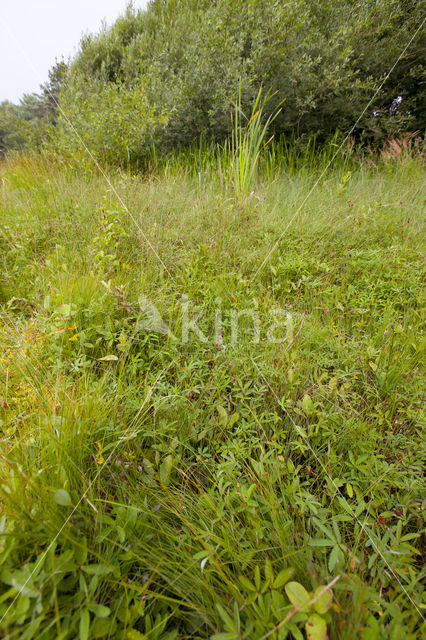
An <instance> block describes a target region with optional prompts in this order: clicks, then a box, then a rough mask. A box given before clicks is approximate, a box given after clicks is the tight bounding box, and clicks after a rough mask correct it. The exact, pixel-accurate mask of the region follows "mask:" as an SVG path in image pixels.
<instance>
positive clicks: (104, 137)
mask: <svg viewBox="0 0 426 640" xmlns="http://www.w3.org/2000/svg"><path fill="white" fill-rule="evenodd" d="M62 107H63V114H62V113H61V116H60V118H59V129H60V133H59V134H58V135H59V136H60V143H59V147H60V149H61V151H63V152H66V153H69V154H73V153H76V152H80V153H81V154H82V155H84V154H85V152H86V149H89V151H90V153H91V154H93V155H94V157H95V158H96V159H97V160H98V161H100V162H102V163H105V162H107V163H108V162H109V163H113V162H114V161H115V162H118V163H120V164H121V165H122V166H128V165H133V166H135V165H137V163H138V162H143V161H144V159H145V158H146V157H147V155H148V153H149V151H150V146H151V145H152V141H153V137H154V134H155V131H156V128H159V127H160V126H161V125H162V124H163V123H164V122H166V117H165V116H164V115H157V113H156V109H154V107H152V106H150V104H149V102H148V98H147V94H146V82H145V81H143V80H141V79H140V80H138V81H135V83H134V84H133V85H131V86H125V85H122V84H120V83H106V84H104V83H100V84H99V83H98V84H97V85H95V86H94V87H92V88H91V90H90V91H86V90H85V87H81V89H80V90H79V91H78V93H77V94H76V95H74V96H73V98H72V100H71V101H68V100H67V99H66V98H65V99H64V101H63V103H62Z"/></svg>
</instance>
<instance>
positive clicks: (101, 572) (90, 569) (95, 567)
mask: <svg viewBox="0 0 426 640" xmlns="http://www.w3.org/2000/svg"><path fill="white" fill-rule="evenodd" d="M81 568H82V569H83V571H84V572H85V573H88V574H89V576H106V575H108V573H111V572H112V567H109V566H108V565H107V564H86V565H84V566H83V567H81Z"/></svg>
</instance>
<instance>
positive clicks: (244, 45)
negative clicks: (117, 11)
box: [0, 0, 426, 166]
mask: <svg viewBox="0 0 426 640" xmlns="http://www.w3.org/2000/svg"><path fill="white" fill-rule="evenodd" d="M424 17H425V13H424V5H423V3H421V2H417V1H415V0H368V1H363V2H354V1H353V0H338V1H337V2H336V1H335V0H333V1H331V0H321V2H310V0H297V1H296V0H293V1H291V2H284V1H283V0H282V1H279V2H272V1H267V2H265V1H264V0H250V1H248V0H215V1H212V0H179V1H177V0H168V1H167V2H164V0H154V1H152V2H150V3H149V4H148V8H147V9H146V10H144V11H142V10H138V11H137V10H135V9H133V8H132V7H131V6H129V8H128V10H127V12H126V14H125V15H124V16H123V17H122V18H120V19H118V20H117V22H116V23H115V24H114V25H113V26H112V27H111V28H110V29H107V30H104V31H101V32H100V33H99V34H97V35H93V36H86V37H84V38H83V40H82V42H81V45H80V51H79V53H78V55H77V56H76V57H75V59H74V60H73V61H72V62H71V64H70V65H69V68H68V71H67V65H66V64H65V63H63V62H62V63H58V64H57V65H56V66H55V67H54V69H53V70H52V72H51V78H50V83H49V84H48V85H46V86H45V87H44V88H43V92H42V96H41V97H38V98H37V97H34V96H26V97H25V98H24V100H23V102H22V104H21V106H19V107H13V106H12V105H10V104H8V103H3V105H1V106H0V148H4V149H7V148H18V147H22V146H25V145H27V146H28V145H34V144H40V143H41V140H42V139H43V136H40V135H38V136H36V139H35V140H34V132H33V131H32V129H33V128H34V127H31V126H29V125H28V122H30V123H31V124H32V123H34V122H35V125H36V126H35V128H36V129H37V130H39V128H40V119H42V120H45V119H46V117H45V111H46V107H47V111H48V116H49V117H48V118H47V120H48V122H51V106H52V94H53V97H54V98H55V99H57V98H58V97H59V89H60V87H61V86H62V87H63V89H62V92H61V96H60V105H61V110H62V113H61V114H60V117H59V123H58V125H59V126H58V127H57V128H56V129H55V131H54V133H53V140H51V144H54V145H55V146H58V145H59V147H60V148H62V149H65V150H67V151H69V150H71V149H72V150H73V151H76V150H78V149H79V148H80V147H81V144H82V140H83V141H84V142H85V143H86V144H87V145H88V146H90V148H91V149H92V151H94V152H96V153H97V155H98V156H99V157H101V158H104V159H105V161H111V160H112V159H114V160H115V161H117V162H120V163H121V164H131V165H133V166H134V165H139V166H144V165H146V164H147V162H148V164H149V159H147V156H149V151H150V147H151V146H152V145H154V146H155V148H156V150H157V152H158V153H161V154H167V153H169V152H171V151H173V150H174V149H176V147H187V146H188V145H190V144H192V143H194V142H195V141H197V140H199V139H200V137H204V138H207V139H209V140H213V141H215V142H223V141H225V140H226V139H228V138H229V137H230V135H231V132H232V129H233V125H232V121H231V114H232V111H233V104H234V102H235V98H236V95H237V93H238V87H240V89H241V106H242V109H243V111H244V113H248V112H250V110H251V107H252V104H253V102H254V100H255V98H256V95H257V93H258V91H259V88H260V87H261V86H262V87H263V89H264V91H265V92H267V91H268V90H271V91H272V93H274V97H273V99H271V100H270V101H269V103H268V104H267V105H266V107H265V110H264V119H265V121H266V120H267V119H268V118H269V117H270V115H271V114H272V113H274V112H275V110H276V107H277V105H278V104H280V103H283V108H282V110H281V111H280V113H279V114H278V117H276V118H275V119H274V122H273V126H272V127H271V133H274V134H275V137H276V139H278V138H279V137H280V136H283V135H284V136H286V138H287V139H293V140H294V139H296V140H299V141H300V142H302V143H303V141H304V140H305V141H306V140H307V139H309V138H311V137H312V136H316V137H317V138H318V139H319V140H320V141H322V142H324V141H326V140H328V139H330V138H331V137H332V136H333V135H334V133H335V131H336V129H339V130H340V131H347V130H349V129H350V128H352V127H353V126H354V125H356V126H355V128H354V135H355V136H356V137H357V139H362V140H364V141H369V142H370V143H372V142H376V143H379V142H383V140H386V139H389V138H392V137H394V136H395V135H402V134H404V133H407V132H411V133H412V132H413V131H416V130H419V131H421V132H423V131H424V128H425V110H424V105H425V101H426V95H425V89H424V87H425V84H424V64H423V62H424V52H425V33H424V30H422V29H421V28H420V27H421V24H422V20H424ZM397 60H398V64H397V65H395V62H396V61H397ZM49 91H51V93H49ZM398 96H400V97H401V99H402V102H401V103H397V102H395V100H396V99H397V98H398ZM33 103H35V105H36V107H34V105H33ZM31 105H33V107H31ZM30 107H31V108H30ZM68 118H69V119H71V121H72V123H73V126H72V127H70V126H69V122H68ZM89 123H90V124H89ZM112 129H113V130H114V134H113V133H112V131H111V130H112ZM49 130H50V132H51V128H49ZM2 131H3V133H2ZM51 133H52V132H51ZM44 138H46V136H44Z"/></svg>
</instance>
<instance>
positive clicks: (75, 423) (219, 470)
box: [0, 142, 425, 640]
mask: <svg viewBox="0 0 426 640" xmlns="http://www.w3.org/2000/svg"><path fill="white" fill-rule="evenodd" d="M306 149H307V150H305V151H304V155H298V153H296V152H295V150H294V149H293V148H288V149H287V151H286V152H285V150H283V155H282V156H279V155H278V154H277V151H276V150H275V152H274V153H276V155H275V156H273V153H272V151H271V149H270V148H267V149H265V152H264V154H263V156H262V157H261V158H260V160H259V163H258V165H257V171H258V175H257V182H256V184H255V186H254V193H253V197H251V198H246V199H245V201H244V202H243V203H241V202H240V201H238V199H237V198H235V187H234V185H233V184H230V183H229V181H228V180H227V179H225V178H224V175H223V169H224V167H226V166H229V165H226V163H227V162H229V149H228V150H226V149H225V150H224V151H223V156H219V155H218V152H217V150H214V152H213V151H212V148H211V146H209V145H206V146H205V148H204V149H203V150H202V151H200V149H196V148H194V149H192V150H188V151H187V152H185V153H183V152H182V153H181V154H176V155H175V156H174V157H169V158H168V159H167V161H165V162H164V163H161V162H159V163H158V165H157V170H156V173H152V174H151V175H148V176H144V178H143V179H142V178H140V177H139V176H135V175H131V174H130V173H126V172H124V171H119V170H116V171H110V172H109V173H108V179H109V181H110V185H107V184H106V181H105V177H104V176H103V175H101V174H99V173H97V172H96V171H94V170H93V169H92V170H91V171H90V172H87V171H83V170H82V169H81V166H80V165H79V164H78V163H77V162H76V163H75V165H72V164H68V163H67V162H65V161H64V159H63V158H62V157H61V156H56V157H52V156H46V157H42V156H39V157H31V158H23V157H21V158H17V159H13V160H12V159H10V160H8V161H7V162H4V163H3V164H2V165H1V166H0V172H1V185H2V189H1V190H0V207H1V210H2V212H3V214H2V219H1V233H0V245H1V252H0V256H1V261H2V262H1V267H2V268H1V296H2V297H1V304H2V307H1V309H0V346H1V348H0V394H1V399H0V433H1V439H2V443H1V444H2V447H1V457H0V497H1V521H0V620H1V622H0V628H1V633H2V634H3V635H4V636H5V637H6V638H7V637H10V638H12V637H19V638H24V639H25V638H28V639H30V638H34V637H37V638H38V637H40V638H46V639H49V638H52V639H53V638H55V639H56V638H62V639H63V640H65V639H68V638H70V639H71V638H85V637H88V638H108V637H109V638H117V639H120V640H121V639H127V638H130V639H132V638H136V639H137V640H139V639H140V638H145V640H146V639H149V640H157V639H158V640H160V639H161V640H177V639H178V638H196V639H199V640H201V639H206V638H211V637H215V638H217V639H225V638H226V639H228V640H231V639H232V638H244V639H245V640H252V639H253V640H261V639H264V640H266V639H267V638H271V639H275V640H278V639H281V638H304V637H306V638H312V639H313V640H316V639H317V638H324V637H325V634H327V635H328V636H329V637H330V638H331V640H350V639H352V638H357V637H363V638H367V639H369V640H373V639H377V640H379V639H381V638H384V637H386V638H387V637H389V638H392V639H394V640H397V639H399V638H408V639H412V640H414V639H415V638H417V637H418V636H419V633H420V625H421V616H420V613H419V611H420V612H421V611H422V610H423V607H424V590H423V588H422V581H423V580H424V569H423V563H422V553H423V549H422V544H421V543H422V538H421V535H422V532H423V528H424V511H423V506H424V505H423V486H422V477H423V476H422V467H423V465H424V461H425V450H424V445H423V441H422V435H421V429H422V425H423V422H424V417H423V414H422V400H423V396H424V370H423V353H424V337H423V333H424V323H423V317H422V305H423V302H424V301H423V291H422V275H423V271H424V264H423V262H422V255H421V251H420V248H421V246H422V243H423V242H424V216H423V215H422V214H423V210H422V207H424V192H423V189H422V188H419V185H422V177H423V173H424V166H423V164H422V162H421V160H420V159H418V158H415V157H411V156H410V155H409V154H408V155H407V157H405V158H404V159H403V161H401V162H397V161H393V162H388V163H386V164H385V163H384V162H381V161H380V160H378V159H377V158H373V159H371V158H370V163H369V164H367V163H366V162H365V159H364V158H360V157H358V158H357V156H352V157H350V158H349V159H347V158H345V159H343V160H342V161H341V162H340V161H339V162H338V163H334V164H333V165H332V166H331V167H330V168H329V169H328V170H327V171H326V174H325V175H324V176H322V178H321V180H320V182H319V184H318V186H317V188H316V190H315V191H314V192H313V193H312V196H311V198H310V199H309V200H308V201H306V202H305V199H306V194H307V193H308V192H309V191H310V189H311V187H312V186H313V185H314V184H315V183H316V182H317V180H318V178H319V177H320V176H321V174H322V172H323V169H324V168H325V167H326V166H327V163H328V158H329V157H330V156H329V155H327V154H330V153H332V151H330V150H327V147H324V148H323V150H322V151H321V153H320V152H318V153H317V152H316V151H315V146H314V142H311V143H310V145H309V146H307V148H306ZM268 154H271V155H270V157H269V158H268ZM321 154H324V155H321ZM315 158H316V159H315ZM373 160H374V166H373V164H372V161H373ZM317 165H318V166H317ZM225 177H228V176H225ZM271 177H272V179H271ZM117 194H118V196H119V198H120V199H119V198H118V196H117ZM401 194H402V195H401ZM120 200H121V201H120ZM123 202H125V203H126V205H127V207H123V204H122V203H123ZM302 203H304V204H303V208H301V209H300V212H299V215H298V217H297V218H296V219H295V220H294V222H293V224H292V225H290V226H289V228H288V229H287V232H286V233H285V235H284V236H283V237H281V236H282V233H283V229H284V228H285V227H286V226H287V225H288V223H289V222H290V220H291V218H292V216H293V214H294V211H296V210H297V209H299V208H300V206H301V204H302ZM276 243H278V244H277V248H276V251H275V252H273V253H272V255H271V257H270V260H269V261H267V262H266V263H265V265H264V268H263V269H262V270H261V271H260V272H259V273H258V275H257V277H256V278H253V276H254V274H255V273H256V270H257V269H258V267H259V264H260V263H261V262H262V260H263V259H264V257H265V255H266V254H267V253H268V252H269V251H270V248H271V246H273V245H274V244H276ZM158 256H160V257H161V262H160V261H159V260H158ZM182 292H184V293H186V294H187V295H188V298H189V300H190V314H191V317H194V318H195V317H198V320H197V324H198V326H199V327H200V329H201V330H202V331H203V332H204V333H205V335H206V336H207V337H208V340H207V342H202V341H201V340H199V339H198V338H197V337H196V335H195V334H193V333H192V332H191V333H190V339H189V341H188V342H186V343H185V342H182V341H181V340H173V338H171V337H170V335H168V334H167V332H163V333H162V332H159V333H157V332H155V331H149V327H146V326H145V325H144V322H143V320H144V317H143V312H142V311H143V310H142V309H141V308H140V307H139V304H138V300H139V299H140V298H141V296H143V297H145V298H146V299H148V300H151V301H152V302H153V303H155V305H156V308H157V309H158V312H159V314H160V315H161V317H162V318H163V320H164V321H166V322H167V323H168V326H169V328H170V330H171V332H172V333H173V334H174V335H175V336H178V337H179V336H180V335H181V329H182V322H183V318H184V313H185V312H184V311H183V309H182V305H181V293H182ZM218 306H219V307H220V311H221V314H222V319H223V332H222V334H221V335H220V336H215V334H214V321H215V314H216V313H217V310H218ZM253 309H255V310H256V312H257V314H258V316H259V319H260V324H261V327H260V331H261V340H260V341H259V342H258V343H255V342H253V327H252V322H251V320H250V318H249V319H248V320H247V324H244V322H243V320H242V321H241V328H240V333H239V339H238V341H237V342H235V343H232V341H231V339H230V336H231V326H230V325H231V321H230V319H231V317H232V312H235V311H236V310H238V311H243V310H253ZM277 309H282V310H284V311H285V312H288V313H289V314H290V317H291V319H289V317H288V316H287V315H286V316H285V322H284V319H283V322H282V326H281V328H280V330H281V331H282V334H281V335H282V339H281V340H280V341H279V342H278V343H271V342H270V341H269V339H268V332H270V331H271V330H272V328H273V325H274V319H275V320H276V319H277V317H275V316H274V315H273V314H274V310H275V311H276V310H277ZM243 319H244V318H243ZM280 320H281V319H280ZM274 332H275V333H277V334H278V332H279V329H277V328H275V329H274ZM338 576H340V578H339V579H338V580H337V581H335V582H334V584H332V583H333V581H334V580H335V579H336V578H337V577H338ZM326 585H331V587H330V589H325V587H326Z"/></svg>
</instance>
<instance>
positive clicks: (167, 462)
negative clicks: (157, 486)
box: [160, 455, 173, 486]
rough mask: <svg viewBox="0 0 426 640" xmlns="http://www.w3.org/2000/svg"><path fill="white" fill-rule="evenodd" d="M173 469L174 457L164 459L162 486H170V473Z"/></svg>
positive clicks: (161, 470)
mask: <svg viewBox="0 0 426 640" xmlns="http://www.w3.org/2000/svg"><path fill="white" fill-rule="evenodd" d="M172 469H173V456H172V455H168V456H166V458H164V460H163V462H162V463H161V465H160V480H161V482H162V484H164V485H166V486H167V485H168V484H169V480H170V473H171V471H172Z"/></svg>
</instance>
